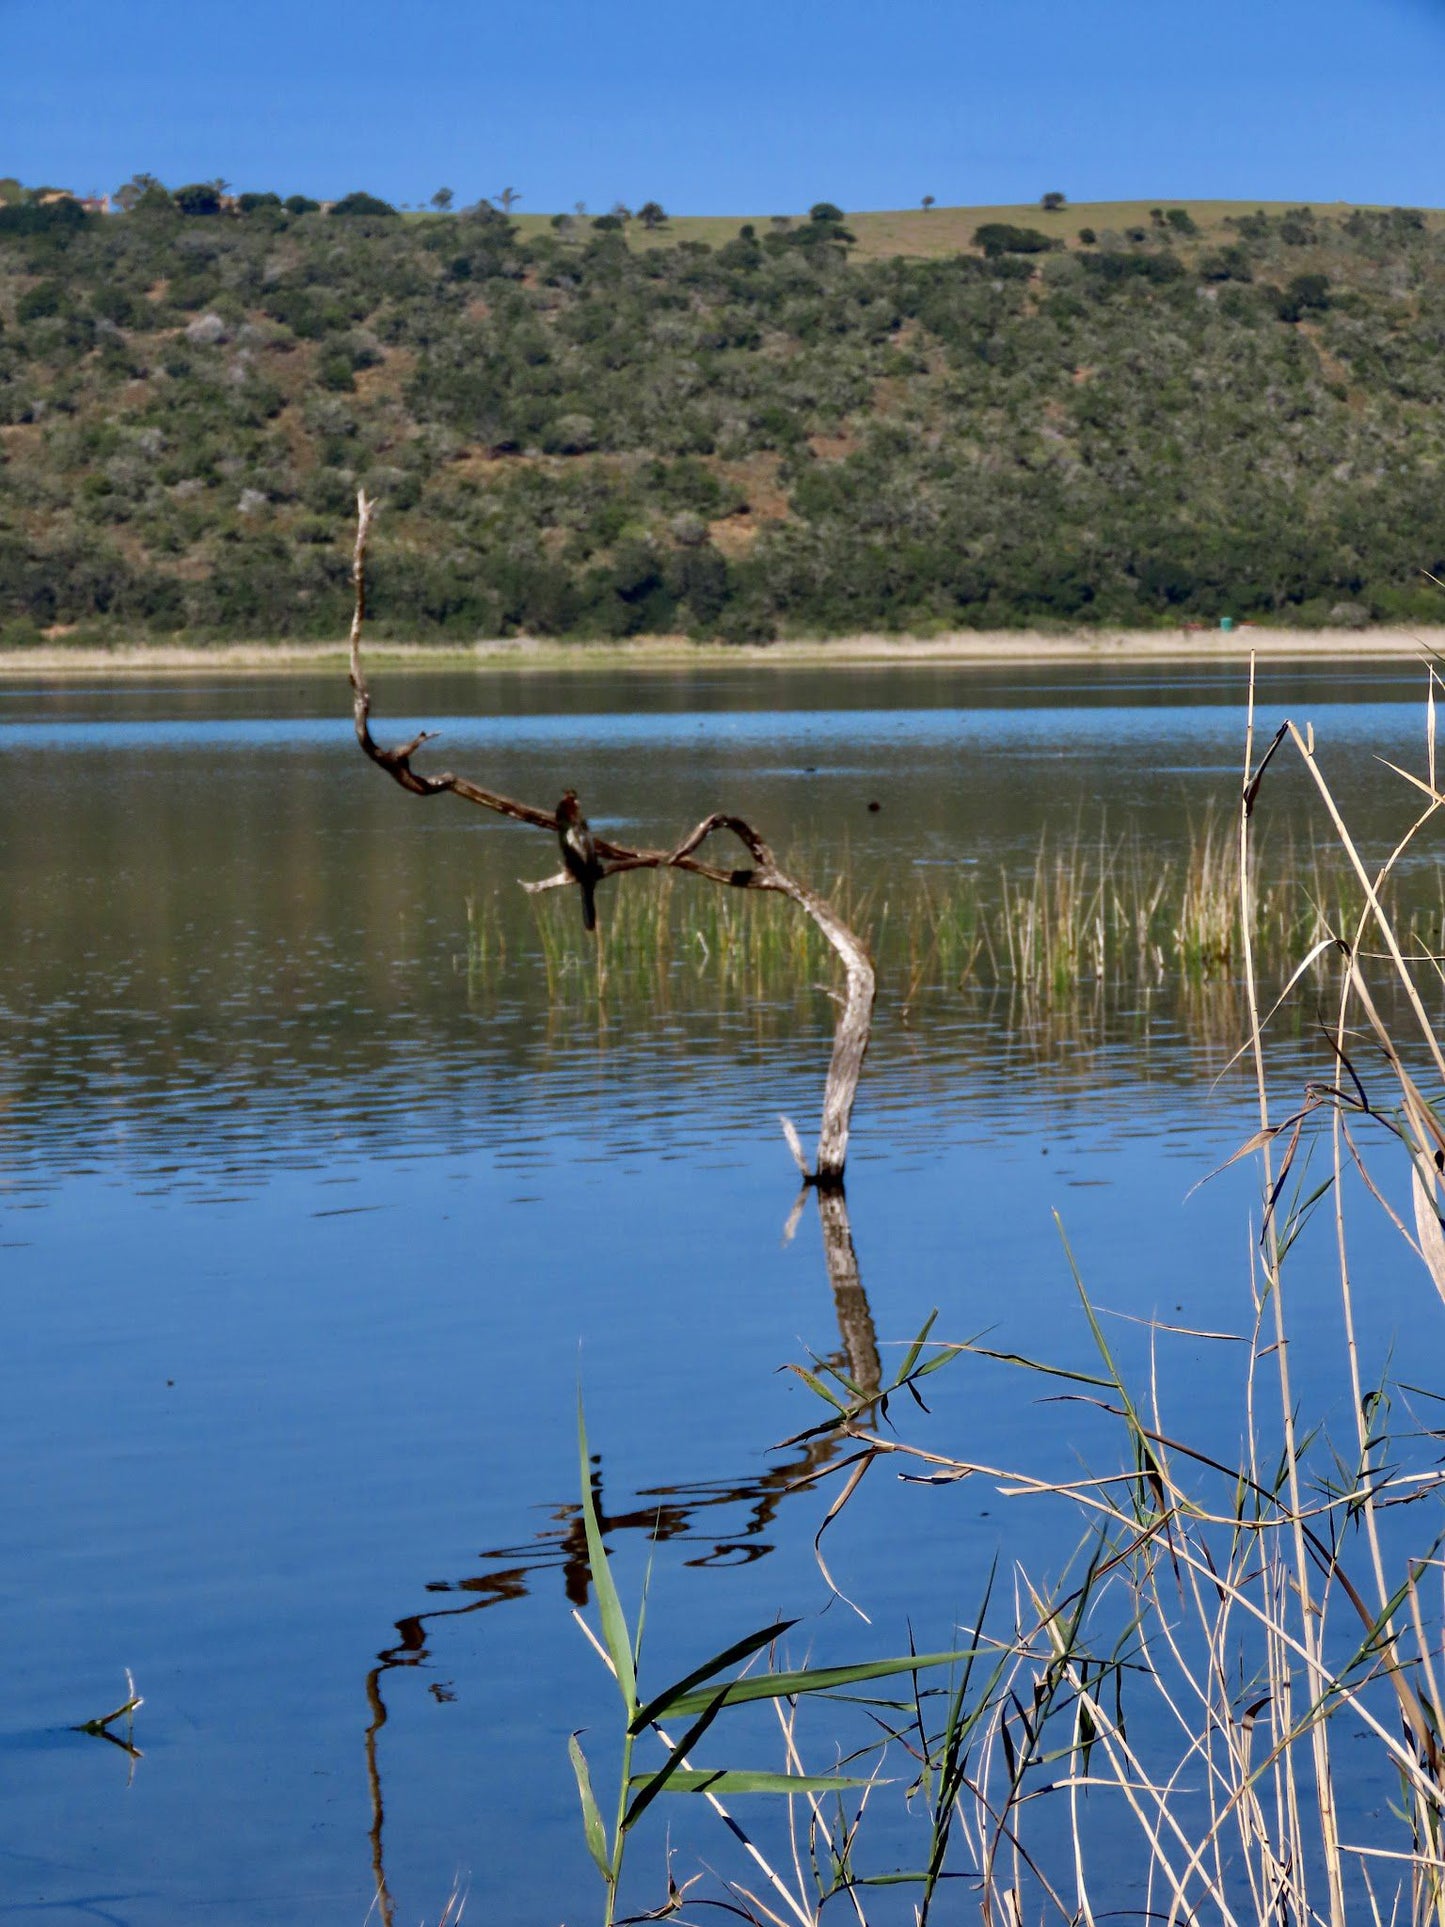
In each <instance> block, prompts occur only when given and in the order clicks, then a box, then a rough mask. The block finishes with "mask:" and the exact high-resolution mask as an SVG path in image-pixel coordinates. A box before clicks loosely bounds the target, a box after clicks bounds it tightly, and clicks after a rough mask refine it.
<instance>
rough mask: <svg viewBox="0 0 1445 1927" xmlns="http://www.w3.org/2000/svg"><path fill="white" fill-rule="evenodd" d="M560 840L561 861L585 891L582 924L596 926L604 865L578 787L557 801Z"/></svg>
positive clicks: (586, 927)
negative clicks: (580, 802) (578, 796)
mask: <svg viewBox="0 0 1445 1927" xmlns="http://www.w3.org/2000/svg"><path fill="white" fill-rule="evenodd" d="M557 841H558V842H559V843H560V844H561V846H562V861H563V863H564V864H565V865H566V867H567V874H568V875H569V876H570V877H571V878H572V879H573V880H574V882H575V883H576V884H577V887H578V889H579V890H581V892H582V928H583V929H584V930H595V929H596V928H597V885H598V882H599V881H600V880H601V876H602V865H601V863H600V862H599V860H598V856H597V848H596V845H595V844H594V843H593V841H592V832H591V830H589V829H588V827H587V818H586V817H585V816H584V815H583V814H582V812H581V810H580V809H579V808H578V807H577V792H576V790H568V791H567V793H566V795H565V796H564V797H563V798H562V801H561V802H560V803H559V804H558V805H557Z"/></svg>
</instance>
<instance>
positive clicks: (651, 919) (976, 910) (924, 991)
mask: <svg viewBox="0 0 1445 1927" xmlns="http://www.w3.org/2000/svg"><path fill="white" fill-rule="evenodd" d="M1239 861H1240V857H1239V852H1238V849H1237V848H1236V846H1235V845H1234V843H1233V841H1232V839H1231V838H1230V836H1229V835H1228V834H1227V833H1226V832H1225V829H1224V827H1223V825H1222V823H1221V821H1220V819H1219V818H1218V816H1217V815H1214V814H1207V815H1206V816H1205V817H1204V818H1203V820H1202V821H1201V822H1200V823H1198V824H1196V825H1195V827H1194V829H1193V832H1192V834H1191V837H1190V841H1189V844H1188V847H1187V848H1186V850H1185V852H1184V854H1183V856H1182V857H1181V858H1179V859H1178V860H1165V861H1162V862H1161V861H1160V860H1159V859H1158V858H1157V856H1155V855H1154V854H1153V853H1152V852H1151V851H1150V849H1149V847H1148V845H1147V843H1146V842H1145V841H1144V839H1143V838H1142V837H1141V836H1140V835H1139V834H1138V833H1137V832H1131V833H1129V834H1126V835H1123V836H1117V837H1116V836H1112V835H1106V834H1105V833H1104V832H1103V831H1102V830H1101V831H1100V832H1098V833H1097V834H1094V835H1087V836H1086V835H1085V834H1084V833H1083V832H1082V831H1081V830H1080V831H1076V832H1075V833H1074V834H1073V835H1071V836H1069V837H1066V838H1064V839H1058V838H1054V837H1050V836H1048V835H1046V836H1045V837H1044V838H1043V839H1041V841H1040V844H1039V847H1038V849H1037V851H1036V853H1035V855H1034V858H1033V860H1032V862H1031V863H1030V864H1029V866H1028V867H1027V869H1024V870H1019V871H1011V870H1008V869H1001V870H999V871H998V872H996V873H990V872H985V871H981V870H980V869H976V868H964V869H944V868H943V867H941V866H938V865H933V864H928V865H922V864H919V865H904V866H902V867H900V868H898V869H896V870H894V871H891V872H889V873H888V874H887V876H886V878H885V879H883V880H881V881H879V882H877V883H874V884H872V885H871V886H869V887H866V888H865V887H863V886H862V885H860V884H859V883H858V881H857V880H856V879H855V878H854V876H853V875H852V873H851V870H850V869H849V868H848V867H847V866H845V867H843V868H842V869H840V870H839V872H838V873H837V874H836V875H835V876H834V877H833V878H832V879H831V882H830V884H829V886H828V889H827V891H826V892H825V893H826V894H827V895H828V896H829V897H830V898H831V900H832V901H833V902H834V903H835V904H836V905H837V907H838V909H839V911H840V913H841V914H842V915H843V917H844V918H845V920H846V921H847V922H848V923H849V924H850V926H851V927H852V928H854V929H856V930H859V931H860V932H861V933H863V935H864V936H865V939H866V941H867V942H868V945H869V947H870V949H871V951H872V953H873V955H874V957H875V959H876V961H877V963H878V965H879V968H880V970H882V971H883V972H884V973H885V974H889V973H891V974H892V975H893V977H894V978H895V980H896V983H897V985H898V986H899V987H900V988H899V998H898V1001H899V1002H900V1003H901V1004H903V1005H904V1006H905V1007H910V1008H911V1006H912V1005H913V1004H914V1002H915V1001H916V1000H917V999H918V998H920V997H922V996H926V995H931V994H936V993H938V992H941V991H942V992H946V991H950V990H957V989H961V988H975V987H984V988H987V987H992V986H996V985H1005V986H1011V987H1015V988H1017V989H1020V990H1023V991H1026V992H1027V993H1028V994H1029V995H1030V996H1032V997H1033V998H1035V999H1038V1000H1041V1001H1043V1002H1046V1003H1047V1002H1052V1001H1056V1000H1061V999H1068V998H1070V997H1072V996H1074V995H1075V994H1076V993H1077V992H1078V990H1079V988H1080V987H1081V986H1085V985H1095V984H1101V985H1105V986H1108V987H1110V988H1113V989H1123V988H1130V989H1134V988H1144V987H1148V986H1157V985H1160V984H1164V983H1166V982H1172V983H1181V982H1183V983H1202V982H1213V983H1229V982H1237V981H1238V980H1239V978H1240V976H1241V974H1242V972H1243V969H1244V956H1245V942H1244V931H1243V926H1242V923H1241V915H1242V911H1241V901H1242V899H1241V892H1240V888H1239ZM1251 863H1252V866H1253V871H1254V874H1253V875H1252V876H1251V889H1250V892H1249V893H1248V897H1247V899H1246V900H1247V902H1248V904H1249V914H1250V916H1251V919H1252V927H1251V931H1250V947H1251V950H1252V953H1253V955H1254V958H1255V961H1256V967H1257V968H1259V969H1261V970H1262V971H1264V972H1266V973H1272V974H1274V975H1275V976H1276V977H1280V980H1281V981H1282V980H1283V979H1282V977H1281V976H1280V973H1281V972H1283V973H1284V975H1287V974H1288V971H1289V970H1290V969H1291V968H1292V967H1293V966H1292V959H1293V958H1294V957H1296V956H1298V955H1299V954H1301V953H1302V952H1303V951H1306V950H1309V949H1310V948H1311V947H1312V946H1313V945H1314V944H1315V943H1316V942H1318V940H1319V939H1320V938H1321V937H1323V936H1324V935H1325V934H1326V933H1327V932H1329V931H1332V930H1336V929H1339V928H1342V927H1344V926H1345V924H1347V923H1348V922H1349V921H1350V920H1351V919H1352V918H1353V917H1354V916H1356V915H1357V914H1358V889H1357V887H1356V885H1355V882H1354V879H1353V878H1352V877H1351V876H1350V874H1349V872H1348V870H1347V869H1344V868H1342V867H1341V865H1340V864H1339V862H1338V861H1337V860H1336V859H1334V858H1333V857H1331V855H1330V854H1329V853H1328V852H1326V851H1322V850H1320V849H1318V848H1315V849H1312V850H1310V851H1309V852H1307V853H1306V854H1305V855H1304V856H1303V857H1302V856H1301V855H1300V854H1299V853H1298V852H1297V851H1296V849H1295V848H1294V846H1293V844H1292V843H1286V844H1285V845H1284V846H1283V847H1282V849H1281V852H1280V855H1279V857H1278V859H1277V860H1275V861H1273V862H1269V863H1266V862H1265V861H1264V860H1263V859H1261V858H1260V857H1258V856H1256V855H1253V854H1252V855H1251ZM530 903H531V916H532V926H531V930H530V932H529V931H528V929H527V927H526V926H525V925H524V924H522V923H521V922H519V921H515V920H511V919H509V916H508V915H507V914H504V911H503V908H502V905H501V903H500V902H499V901H498V900H497V899H495V898H491V899H489V898H469V899H468V900H467V905H466V913H467V952H466V968H467V970H468V973H469V974H470V975H471V976H472V977H473V979H474V980H475V981H477V982H478V983H479V984H483V985H490V984H492V983H499V982H501V981H502V980H503V978H504V975H505V971H506V968H507V964H508V959H509V956H511V957H513V958H514V955H515V951H516V949H517V947H518V946H520V945H525V946H526V947H527V948H528V949H529V950H533V951H534V952H539V953H540V956H541V960H542V965H543V969H544V971H545V973H546V977H547V983H548V988H549V992H550V993H551V994H553V995H554V996H556V995H561V994H563V993H564V992H565V991H567V990H568V989H569V988H578V989H580V988H581V987H582V986H583V985H584V984H586V985H593V986H595V985H596V984H597V983H599V982H600V983H601V984H603V985H607V984H611V985H614V986H616V987H618V988H626V989H629V990H633V991H636V992H638V993H639V994H642V995H646V996H649V997H654V998H667V997H669V996H670V995H671V994H672V993H673V992H675V991H676V990H677V989H678V988H679V986H686V985H695V986H698V987H702V986H705V985H711V986H713V987H714V988H715V989H716V990H717V991H718V992H719V993H720V994H723V995H726V996H737V997H752V998H759V999H762V998H776V997H778V996H780V995H786V994H792V993H794V992H796V991H798V990H799V989H806V988H809V987H811V986H812V985H814V984H815V983H817V982H819V981H822V982H824V983H829V982H831V981H832V977H833V967H834V959H833V956H832V953H831V952H830V951H829V949H828V946H827V944H826V942H825V941H824V939H823V938H822V936H821V935H820V933H819V931H818V930H817V928H816V927H815V926H814V925H813V924H812V923H810V922H809V921H808V920H807V919H803V918H799V917H797V916H796V915H794V914H792V913H791V912H790V910H789V907H788V906H787V905H786V904H785V903H783V902H781V901H780V900H776V899H773V898H770V897H767V896H764V895H761V894H760V893H754V892H751V891H741V890H738V891H728V890H700V889H698V888H697V886H696V885H695V884H694V883H693V882H692V881H691V879H689V878H686V877H678V876H671V875H668V874H667V873H666V872H662V873H658V872H646V873H643V874H639V875H637V876H634V877H627V878H625V879H620V880H618V881H617V882H615V883H613V884H611V885H610V886H609V887H608V889H607V890H605V891H604V892H603V895H602V898H601V905H602V908H601V915H600V919H599V930H598V934H597V937H596V940H595V943H594V942H593V941H591V940H586V941H584V939H583V935H582V933H581V932H580V930H579V927H578V919H577V916H576V905H575V903H574V902H573V901H572V895H571V892H570V891H560V892H557V893H555V894H551V895H547V896H543V897H537V898H533V899H531V900H530ZM1442 915H1445V902H1442V900H1441V899H1440V897H1439V893H1438V890H1437V895H1436V899H1435V900H1434V901H1433V902H1427V903H1425V904H1423V905H1421V904H1419V903H1416V904H1414V905H1413V907H1412V908H1411V909H1410V910H1409V911H1408V912H1407V913H1405V918H1406V926H1407V928H1408V930H1409V932H1410V934H1411V941H1412V943H1413V944H1414V945H1415V947H1416V948H1417V949H1423V948H1425V947H1427V946H1429V945H1436V946H1438V944H1439V941H1440V929H1441V922H1442Z"/></svg>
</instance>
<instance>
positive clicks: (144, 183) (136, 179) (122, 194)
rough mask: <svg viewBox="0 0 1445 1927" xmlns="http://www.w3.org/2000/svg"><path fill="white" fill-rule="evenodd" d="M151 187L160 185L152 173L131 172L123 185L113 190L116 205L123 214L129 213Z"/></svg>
mask: <svg viewBox="0 0 1445 1927" xmlns="http://www.w3.org/2000/svg"><path fill="white" fill-rule="evenodd" d="M153 187H160V182H159V181H158V180H157V179H156V177H155V175H154V174H132V175H131V177H130V179H129V180H128V181H127V182H126V183H125V184H124V186H122V187H118V188H117V189H116V190H115V200H116V205H117V206H118V207H119V208H120V210H121V212H122V213H123V214H129V213H130V212H131V210H132V209H133V208H134V207H136V206H137V204H138V203H139V202H140V200H141V198H142V197H143V196H144V195H145V194H146V193H148V192H149V190H150V189H151V188H153ZM162 191H164V190H162Z"/></svg>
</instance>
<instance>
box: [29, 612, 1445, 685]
mask: <svg viewBox="0 0 1445 1927" xmlns="http://www.w3.org/2000/svg"><path fill="white" fill-rule="evenodd" d="M366 653H367V662H368V665H374V666H376V667H390V668H400V667H406V668H410V669H437V670H443V669H449V670H453V671H455V670H458V669H501V668H514V669H519V670H528V669H533V670H536V669H545V670H563V669H609V670H625V669H629V668H635V669H644V670H645V669H687V668H707V669H716V668H740V667H747V668H750V669H752V668H777V669H783V668H819V667H826V666H834V667H844V666H847V667H850V668H865V667H866V668H877V667H885V666H889V665H897V666H900V667H902V666H920V665H932V666H935V667H968V666H976V667H979V668H1027V669H1039V668H1047V667H1049V666H1050V665H1052V664H1055V663H1057V664H1061V665H1066V664H1077V663H1090V662H1101V663H1102V662H1109V663H1112V662H1118V663H1130V662H1141V663H1144V662H1147V663H1151V664H1154V663H1160V662H1179V663H1189V664H1196V663H1201V662H1222V663H1245V662H1248V660H1249V658H1250V656H1251V655H1254V656H1255V657H1257V658H1258V660H1259V661H1261V662H1324V661H1329V662H1334V661H1338V662H1350V663H1357V664H1359V663H1371V662H1408V661H1418V660H1420V659H1421V658H1422V657H1424V656H1425V655H1427V654H1431V653H1435V654H1439V655H1445V624H1442V625H1438V626H1436V625H1432V626H1430V627H1424V626H1422V627H1419V628H1411V629H1386V628H1379V629H1352V630H1351V629H1244V630H1235V631H1233V632H1232V633H1231V634H1228V635H1226V634H1223V633H1221V631H1219V630H1217V629H1204V630H1193V631H1190V632H1187V633H1186V632H1183V631H1180V630H1177V629H1158V630H1098V631H1092V630H1086V631H1080V632H1077V633H1075V634H1071V635H1046V636H1044V635H1035V634H1031V633H1028V632H1021V631H1010V630H1000V631H997V632H991V631H974V630H968V631H963V632H961V633H958V634H955V635H947V636H936V637H927V638H924V637H909V636H870V635H860V636H841V637H837V638H834V639H832V640H830V641H827V642H818V641H806V642H774V643H767V644H744V645H743V646H741V647H732V646H729V645H727V644H724V643H708V642H701V643H700V642H691V641H689V640H688V639H687V638H686V637H685V636H648V637H645V638H642V639H640V640H638V641H635V642H606V643H566V642H556V641H544V640H540V639H533V638H530V637H517V638H511V639H507V640H502V641H495V642H476V643H462V644H454V645H436V644H403V643H375V644H372V645H371V646H370V647H369V648H368V649H367V652H366ZM345 662H346V648H345V645H344V644H343V643H341V642H339V641H338V642H334V643H325V642H323V643H289V642H276V643H227V644H219V645H217V646H216V647H214V648H189V649H188V648H186V647H185V646H184V645H180V644H168V643H167V644H159V643H138V644H136V645H135V646H134V647H128V646H126V645H125V644H120V645H118V646H117V647H116V648H114V649H98V648H95V647H92V646H82V647H77V648H67V647H66V646H65V645H64V644H63V643H50V644H43V645H41V646H40V647H39V648H35V649H9V650H0V677H7V678H11V679H13V678H17V677H27V676H37V675H39V676H55V677H64V676H71V675H77V676H80V675H84V676H94V675H97V674H103V675H114V676H130V675H138V674H155V673H160V674H177V675H187V676H189V675H197V674H200V675H205V674H217V673H224V674H227V675H235V674H238V673H239V674H253V675H276V674H280V673H303V672H307V671H309V672H312V673H315V672H317V671H331V670H333V669H335V670H340V669H342V668H343V667H344V665H345Z"/></svg>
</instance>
